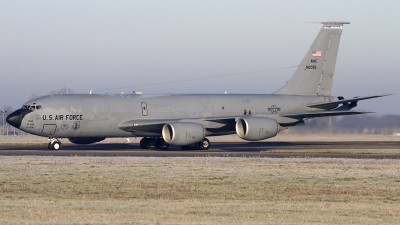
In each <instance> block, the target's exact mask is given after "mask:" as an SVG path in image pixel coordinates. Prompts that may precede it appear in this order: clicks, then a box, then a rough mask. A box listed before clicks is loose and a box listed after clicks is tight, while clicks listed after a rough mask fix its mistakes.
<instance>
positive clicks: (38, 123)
mask: <svg viewBox="0 0 400 225" xmlns="http://www.w3.org/2000/svg"><path fill="white" fill-rule="evenodd" d="M344 24H349V22H322V28H321V30H320V32H319V33H318V35H317V37H316V39H315V40H314V42H313V43H312V45H311V47H310V49H309V50H308V51H307V53H306V55H305V56H304V58H303V60H302V61H301V63H300V65H299V66H298V68H297V70H296V72H295V73H294V75H293V77H292V78H291V79H290V80H289V81H288V82H287V83H286V84H285V85H284V86H283V87H282V88H281V89H280V90H278V91H276V92H275V93H273V94H167V95H147V94H115V95H109V94H67V95H49V96H44V97H39V98H36V99H34V100H30V101H28V102H27V103H25V104H24V105H23V106H22V108H21V109H18V110H16V111H15V112H13V113H11V114H10V115H9V116H8V117H7V122H8V123H9V124H11V125H12V126H14V127H16V128H19V129H21V130H23V131H26V132H28V133H31V134H35V135H39V136H44V137H49V141H50V142H49V144H48V148H49V149H50V150H58V149H60V147H61V142H60V141H59V140H58V139H59V138H68V139H69V140H70V141H71V142H73V143H76V144H90V143H95V142H98V141H102V140H104V139H105V138H108V137H143V138H142V139H141V141H140V146H141V147H142V148H148V149H167V148H168V147H169V145H178V146H181V148H182V149H208V148H209V147H210V142H209V140H208V139H207V138H206V137H207V136H217V135H227V134H234V133H236V134H237V135H238V136H239V137H240V138H242V139H244V140H248V141H259V140H264V139H267V138H271V137H274V136H276V135H277V134H278V133H279V132H280V131H281V130H283V129H285V128H286V127H289V126H296V125H304V124H305V123H304V120H305V119H308V118H314V117H324V116H343V115H355V114H365V113H369V112H368V111H362V110H351V109H352V108H354V107H356V106H357V102H358V101H360V100H365V99H371V98H377V97H382V96H386V94H383V95H374V96H367V97H355V98H350V99H345V98H343V97H340V96H339V97H334V96H331V89H332V81H333V75H334V71H335V64H336V58H337V54H338V49H339V41H340V36H341V34H342V30H343V25H344Z"/></svg>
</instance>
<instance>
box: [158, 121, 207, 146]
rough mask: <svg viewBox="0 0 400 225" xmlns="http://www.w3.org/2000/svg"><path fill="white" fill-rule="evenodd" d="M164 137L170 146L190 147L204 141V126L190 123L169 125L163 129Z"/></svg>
mask: <svg viewBox="0 0 400 225" xmlns="http://www.w3.org/2000/svg"><path fill="white" fill-rule="evenodd" d="M162 137H163V139H164V141H165V142H167V143H168V144H170V145H179V146H183V145H190V144H193V143H197V142H199V141H201V140H203V139H204V137H205V132H204V128H203V126H202V125H200V124H198V123H190V122H176V123H167V124H165V125H164V127H163V128H162Z"/></svg>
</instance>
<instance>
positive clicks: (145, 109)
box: [142, 102, 148, 116]
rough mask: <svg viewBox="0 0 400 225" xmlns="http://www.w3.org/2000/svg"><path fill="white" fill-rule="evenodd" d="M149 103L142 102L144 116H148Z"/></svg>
mask: <svg viewBox="0 0 400 225" xmlns="http://www.w3.org/2000/svg"><path fill="white" fill-rule="evenodd" d="M147 113H148V112H147V104H146V102H142V116H147Z"/></svg>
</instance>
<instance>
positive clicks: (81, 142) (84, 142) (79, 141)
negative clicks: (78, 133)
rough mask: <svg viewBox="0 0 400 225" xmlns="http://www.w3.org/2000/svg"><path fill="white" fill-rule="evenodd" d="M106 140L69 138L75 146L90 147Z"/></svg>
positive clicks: (98, 138) (100, 138) (101, 138)
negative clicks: (89, 145)
mask: <svg viewBox="0 0 400 225" xmlns="http://www.w3.org/2000/svg"><path fill="white" fill-rule="evenodd" d="M104 139H106V138H103V137H81V138H80V137H77V138H68V140H69V141H70V142H72V143H74V144H78V145H88V144H93V143H96V142H99V141H102V140H104Z"/></svg>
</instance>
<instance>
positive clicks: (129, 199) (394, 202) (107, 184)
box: [0, 156, 400, 224]
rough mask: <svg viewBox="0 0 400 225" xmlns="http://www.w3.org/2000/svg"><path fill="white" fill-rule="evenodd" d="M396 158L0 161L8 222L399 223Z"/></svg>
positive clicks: (3, 217) (2, 212) (0, 197)
mask: <svg viewBox="0 0 400 225" xmlns="http://www.w3.org/2000/svg"><path fill="white" fill-rule="evenodd" d="M399 221H400V163H399V161H398V160H389V159H387V160H386V159H385V160H366V159H320V158H292V159H289V158H287V159H270V158H213V157H199V158H140V157H102V158H99V157H35V156H23V157H5V156H2V157H0V223H1V224H21V223H27V224H109V223H112V224H293V223H296V224H312V223H314V224H338V223H341V224H343V223H345V224H382V223H385V224H398V223H399Z"/></svg>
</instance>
